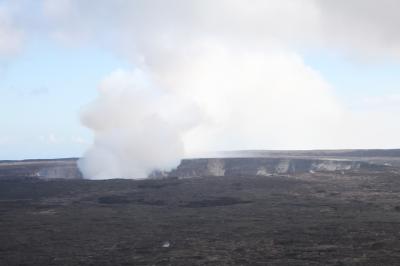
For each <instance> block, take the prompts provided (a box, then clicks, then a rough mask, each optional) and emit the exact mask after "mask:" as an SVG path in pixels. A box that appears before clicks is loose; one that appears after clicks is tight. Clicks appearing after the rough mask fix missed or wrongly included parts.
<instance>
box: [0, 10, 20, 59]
mask: <svg viewBox="0 0 400 266" xmlns="http://www.w3.org/2000/svg"><path fill="white" fill-rule="evenodd" d="M22 41H23V31H22V30H21V29H19V28H18V27H17V26H16V24H15V21H14V19H13V16H12V11H11V10H10V8H8V7H7V6H6V5H4V4H3V5H2V4H1V3H0V56H9V55H13V54H15V53H17V52H18V51H19V50H20V48H21V46H22Z"/></svg>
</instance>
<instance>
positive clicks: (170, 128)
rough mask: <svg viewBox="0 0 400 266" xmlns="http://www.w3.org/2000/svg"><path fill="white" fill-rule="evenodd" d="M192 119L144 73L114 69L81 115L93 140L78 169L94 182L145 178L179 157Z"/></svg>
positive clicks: (187, 110)
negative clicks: (93, 135)
mask: <svg viewBox="0 0 400 266" xmlns="http://www.w3.org/2000/svg"><path fill="white" fill-rule="evenodd" d="M187 118H190V120H189V119H187ZM196 119H197V117H196V110H195V109H194V108H189V107H184V106H183V105H182V104H181V103H180V102H179V101H178V98H176V97H173V98H171V96H170V95H168V94H167V93H166V92H163V91H161V90H159V89H158V88H157V87H156V85H155V84H154V82H153V81H152V79H151V78H150V76H149V75H148V74H146V72H143V71H140V70H135V71H132V72H126V71H123V70H117V71H115V72H114V73H112V74H111V75H110V76H109V77H107V78H106V79H105V80H104V81H103V82H102V84H101V85H100V88H99V96H98V98H97V99H96V100H95V102H93V103H92V104H91V105H90V106H89V107H88V108H87V109H86V110H85V111H84V113H83V115H82V121H83V123H84V124H85V125H86V126H87V127H89V128H90V129H92V130H93V132H95V139H94V143H93V145H92V147H91V148H90V149H89V150H88V151H87V152H86V154H85V156H84V158H83V159H82V160H81V161H80V162H79V165H80V167H81V169H82V170H83V172H84V174H85V175H86V176H88V177H90V178H94V179H105V178H113V177H119V178H145V177H146V176H147V175H148V174H150V173H151V171H153V170H156V169H160V170H163V169H170V168H171V167H174V166H176V165H177V164H178V163H179V159H180V158H182V156H183V155H184V144H183V141H182V134H183V133H184V132H185V131H186V130H187V129H189V128H190V127H191V125H192V124H193V123H194V121H196ZM184 121H186V122H184Z"/></svg>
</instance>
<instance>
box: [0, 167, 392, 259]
mask: <svg viewBox="0 0 400 266" xmlns="http://www.w3.org/2000/svg"><path fill="white" fill-rule="evenodd" d="M399 264H400V175H399V174H397V173H396V172H395V171H386V170H385V171H383V170H379V171H378V170H377V171H374V170H370V171H364V170H363V171H361V170H360V171H348V172H346V173H343V172H342V171H341V172H329V173H303V174H299V175H285V176H279V175H275V176H223V177H216V176H214V177H202V178H190V179H178V178H168V179H161V180H141V181H134V180H106V181H88V180H79V179H77V180H51V181H43V180H36V179H32V180H10V179H9V180H3V181H0V265H40V266H42V265H96V266H98V265H182V266H183V265H184V266H187V265H399Z"/></svg>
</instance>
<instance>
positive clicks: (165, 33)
mask: <svg viewBox="0 0 400 266" xmlns="http://www.w3.org/2000/svg"><path fill="white" fill-rule="evenodd" d="M351 2H353V3H355V4H356V5H355V6H354V5H353V6H354V10H353V7H350V6H352V5H351V4H348V5H347V3H348V1H330V0H327V1H314V0H309V1H307V0H298V1H291V0H254V1H248V0H191V1H186V0H169V1H164V0H159V1H158V0H154V1H150V0H132V1H124V0H116V1H113V2H112V3H111V2H110V1H106V0H99V1H96V2H95V4H90V3H93V2H92V1H78V0H63V8H59V7H60V6H58V5H54V3H53V1H51V0H47V1H44V7H45V14H46V16H47V19H49V20H50V22H51V23H49V24H51V25H53V28H54V32H53V34H54V35H55V36H56V37H57V38H58V39H62V40H67V41H68V42H71V41H74V40H76V41H77V42H81V41H84V42H86V41H89V42H90V41H91V40H95V41H96V42H98V43H100V45H102V46H105V47H108V48H109V47H112V48H113V49H116V50H117V51H118V53H119V54H120V55H121V56H124V57H125V58H128V59H129V60H130V61H131V62H132V63H133V65H135V68H134V70H118V71H115V72H114V73H111V74H110V76H109V77H107V78H105V80H104V81H103V82H102V83H101V85H100V88H99V97H98V99H96V100H95V101H94V102H93V103H92V104H91V105H90V106H89V107H88V109H87V110H86V111H85V112H84V114H83V118H82V120H83V123H84V124H85V125H86V126H87V127H89V128H90V129H91V130H92V131H93V132H94V143H93V145H92V147H91V148H90V149H89V150H88V151H87V153H86V154H85V157H84V159H83V160H82V161H80V167H81V169H82V170H83V172H84V174H85V176H86V177H88V178H112V177H124V178H143V177H145V176H146V175H148V174H149V173H150V172H151V171H153V170H155V169H161V170H163V169H169V168H171V167H174V166H176V165H177V164H178V163H179V160H180V159H181V158H182V157H184V156H188V155H191V154H196V153H201V152H204V151H216V150H232V149H283V148H284V149H310V148H356V147H358V148H360V147H385V145H390V144H391V145H393V140H395V139H396V137H395V136H396V135H398V134H399V133H400V129H399V127H395V128H393V127H392V123H391V121H388V120H382V119H381V118H382V117H385V114H377V113H374V114H367V115H365V114H361V115H360V114H354V113H352V112H351V111H349V110H346V108H345V107H344V106H343V105H342V104H341V103H340V102H339V101H338V100H337V99H336V97H335V95H334V91H333V88H331V86H330V85H329V84H328V83H327V82H326V81H325V80H324V79H323V78H322V77H321V76H320V75H319V73H318V72H317V71H315V70H313V69H311V68H310V67H308V66H307V65H305V63H304V62H303V60H302V57H301V54H300V53H298V52H297V51H298V50H301V48H304V47H310V48H315V47H318V48H325V47H328V48H331V47H339V48H340V49H342V48H343V47H345V48H346V51H350V52H354V51H356V53H357V54H361V55H368V54H369V51H373V53H374V54H379V53H380V50H382V51H385V52H384V53H383V54H384V56H387V55H390V56H394V57H398V55H399V53H398V51H400V41H399V39H398V38H397V37H395V36H396V34H394V33H395V32H396V31H397V27H389V28H388V27H386V26H388V25H391V24H392V22H396V23H397V24H398V22H400V20H399V19H398V16H397V15H396V16H395V15H394V14H392V13H390V14H389V15H390V16H389V17H385V16H383V15H382V14H383V13H384V12H381V11H382V10H384V8H383V9H382V8H379V9H375V8H373V7H374V4H371V3H372V2H373V1H358V0H354V1H351ZM383 2H385V3H386V2H387V3H386V4H387V5H396V6H397V5H399V4H396V3H397V2H395V1H383ZM345 3H346V4H345ZM64 7H65V8H64ZM359 7H364V8H362V9H361V12H359V9H360V8H359ZM399 7H400V6H399ZM342 10H345V11H346V12H341V11H342ZM392 10H393V11H394V10H396V9H395V8H393V9H392ZM370 13H372V14H376V16H375V18H376V21H374V22H372V23H373V27H369V26H370V23H371V22H370V21H369V20H367V19H366V17H367V14H368V17H369V14H370ZM104 18H107V19H104ZM337 21H340V22H337ZM349 25H350V26H349ZM365 28H369V29H370V30H368V31H367V30H365ZM380 33H382V34H380ZM388 39H389V40H390V41H391V42H390V49H385V47H383V48H382V44H387V40H388ZM310 44H312V45H313V46H310ZM359 47H361V48H360V49H359ZM381 48H382V49H381ZM397 113H398V112H397ZM393 116H394V115H393ZM386 117H387V116H386ZM368 118H373V119H374V121H375V124H378V125H379V126H380V127H379V131H377V129H376V128H377V127H376V126H373V124H374V123H372V122H371V121H370V120H369V119H368ZM390 118H391V116H390ZM382 121H384V122H382ZM388 129H390V130H391V131H390V132H391V135H390V136H391V137H390V138H381V137H380V136H378V135H376V134H385V133H384V132H388ZM363 132H369V133H368V134H369V135H365V134H363ZM377 136H378V137H377ZM392 136H393V138H392Z"/></svg>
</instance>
